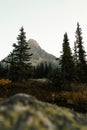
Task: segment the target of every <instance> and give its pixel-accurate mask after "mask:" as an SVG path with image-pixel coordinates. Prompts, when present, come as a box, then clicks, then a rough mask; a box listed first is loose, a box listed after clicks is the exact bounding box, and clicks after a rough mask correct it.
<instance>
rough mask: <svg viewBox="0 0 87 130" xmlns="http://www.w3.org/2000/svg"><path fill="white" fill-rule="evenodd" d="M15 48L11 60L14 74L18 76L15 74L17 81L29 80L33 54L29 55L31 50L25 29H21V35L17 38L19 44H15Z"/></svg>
mask: <svg viewBox="0 0 87 130" xmlns="http://www.w3.org/2000/svg"><path fill="white" fill-rule="evenodd" d="M13 47H14V49H13V52H12V53H11V59H10V65H11V66H10V67H11V72H12V74H14V73H16V75H15V74H14V75H15V78H16V80H19V79H20V80H21V79H26V78H29V76H30V73H31V72H30V71H31V63H30V58H31V56H32V54H29V50H30V48H29V47H28V43H27V42H26V36H25V32H24V28H23V27H21V29H20V34H19V35H18V37H17V44H16V43H14V44H13ZM12 69H13V70H12Z"/></svg>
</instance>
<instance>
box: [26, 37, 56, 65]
mask: <svg viewBox="0 0 87 130" xmlns="http://www.w3.org/2000/svg"><path fill="white" fill-rule="evenodd" d="M28 45H29V47H30V48H31V50H30V52H31V53H33V55H32V58H31V62H32V65H33V66H37V65H38V64H40V63H42V62H43V63H44V62H47V63H48V64H49V63H51V64H53V66H57V65H58V63H57V61H56V57H55V56H54V55H52V54H49V53H47V52H46V51H45V50H43V49H42V48H41V47H40V46H39V44H38V42H37V41H36V40H34V39H30V40H29V41H28Z"/></svg>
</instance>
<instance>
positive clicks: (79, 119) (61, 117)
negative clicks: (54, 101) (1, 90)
mask: <svg viewBox="0 0 87 130" xmlns="http://www.w3.org/2000/svg"><path fill="white" fill-rule="evenodd" d="M0 130H87V115H82V114H78V113H75V112H74V111H72V110H69V109H66V108H61V107H57V106H56V105H51V104H48V103H43V102H40V101H38V100H37V99H35V98H34V97H32V96H30V95H26V94H17V95H15V96H13V97H10V98H9V99H7V100H5V101H3V102H2V103H0Z"/></svg>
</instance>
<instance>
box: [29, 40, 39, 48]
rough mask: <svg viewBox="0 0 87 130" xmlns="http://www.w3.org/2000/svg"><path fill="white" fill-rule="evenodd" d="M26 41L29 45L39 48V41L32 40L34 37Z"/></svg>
mask: <svg viewBox="0 0 87 130" xmlns="http://www.w3.org/2000/svg"><path fill="white" fill-rule="evenodd" d="M28 43H29V46H30V47H32V46H34V47H36V48H38V47H39V48H40V46H39V43H38V42H37V41H36V40H34V39H29V40H28Z"/></svg>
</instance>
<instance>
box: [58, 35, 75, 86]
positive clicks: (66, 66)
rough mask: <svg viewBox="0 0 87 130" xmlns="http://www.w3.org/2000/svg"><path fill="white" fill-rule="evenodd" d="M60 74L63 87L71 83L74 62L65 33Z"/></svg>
mask: <svg viewBox="0 0 87 130" xmlns="http://www.w3.org/2000/svg"><path fill="white" fill-rule="evenodd" d="M60 65H61V73H62V79H63V85H64V86H67V85H68V84H70V83H71V82H72V81H73V78H74V62H73V57H72V53H71V49H70V46H69V39H68V36H67V33H65V34H64V39H63V52H62V56H61V60H60Z"/></svg>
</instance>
